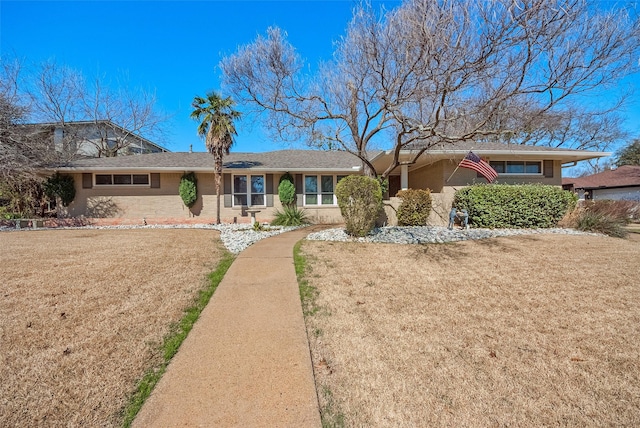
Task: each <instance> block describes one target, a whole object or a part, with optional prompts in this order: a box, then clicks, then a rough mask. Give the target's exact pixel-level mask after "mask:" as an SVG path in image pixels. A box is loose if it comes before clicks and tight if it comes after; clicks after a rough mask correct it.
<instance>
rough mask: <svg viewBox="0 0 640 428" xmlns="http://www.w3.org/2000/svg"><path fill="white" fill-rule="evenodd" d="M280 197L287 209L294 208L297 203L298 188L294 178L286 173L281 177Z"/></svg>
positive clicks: (279, 185)
mask: <svg viewBox="0 0 640 428" xmlns="http://www.w3.org/2000/svg"><path fill="white" fill-rule="evenodd" d="M278 196H279V197H280V203H281V204H282V205H283V206H285V207H290V206H293V205H294V204H295V202H296V186H295V184H293V177H292V176H291V174H289V173H286V174H284V175H283V176H282V177H280V184H278Z"/></svg>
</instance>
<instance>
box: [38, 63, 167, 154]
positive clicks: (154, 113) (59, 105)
mask: <svg viewBox="0 0 640 428" xmlns="http://www.w3.org/2000/svg"><path fill="white" fill-rule="evenodd" d="M30 80H31V84H30V85H29V89H28V93H29V96H30V100H31V105H32V109H33V114H32V118H33V119H34V120H35V121H39V122H47V123H53V124H55V126H57V127H58V128H62V129H63V135H64V140H63V145H64V147H65V151H66V152H70V153H72V154H73V153H76V152H83V151H84V152H87V151H90V152H93V153H95V154H96V155H97V156H99V157H101V156H116V155H118V154H128V153H129V151H130V148H131V146H132V141H134V139H140V138H142V139H145V138H161V137H163V135H164V133H165V129H164V124H165V123H166V121H167V116H166V115H164V114H162V113H160V112H159V111H158V109H157V108H156V98H155V94H153V93H150V92H148V91H145V90H141V89H130V88H128V87H127V86H126V85H124V84H119V85H117V89H113V87H116V85H114V86H112V85H109V84H108V83H109V82H107V81H106V78H105V77H104V76H100V77H96V78H95V79H94V80H92V81H91V82H90V83H87V80H86V79H85V77H84V76H83V75H82V74H81V73H80V72H78V71H76V70H73V69H71V68H69V67H67V66H64V65H60V64H57V63H56V62H55V61H47V62H45V63H43V64H41V65H40V67H39V68H38V70H37V72H36V73H34V75H33V76H31V79H30ZM70 122H90V123H91V124H92V126H89V127H81V128H80V127H74V126H67V125H68V124H69V123H70ZM83 147H84V148H85V150H83ZM86 148H92V149H86Z"/></svg>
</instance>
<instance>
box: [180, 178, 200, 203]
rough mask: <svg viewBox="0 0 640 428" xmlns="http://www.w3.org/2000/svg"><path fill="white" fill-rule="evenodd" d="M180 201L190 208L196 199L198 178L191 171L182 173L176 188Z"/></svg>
mask: <svg viewBox="0 0 640 428" xmlns="http://www.w3.org/2000/svg"><path fill="white" fill-rule="evenodd" d="M178 191H179V192H180V197H181V198H182V202H184V204H185V205H186V206H187V207H189V208H191V207H192V206H193V205H194V204H195V203H196V200H197V199H198V180H197V179H196V175H195V174H194V173H193V172H190V173H187V174H184V175H183V176H182V178H181V179H180V187H179V188H178Z"/></svg>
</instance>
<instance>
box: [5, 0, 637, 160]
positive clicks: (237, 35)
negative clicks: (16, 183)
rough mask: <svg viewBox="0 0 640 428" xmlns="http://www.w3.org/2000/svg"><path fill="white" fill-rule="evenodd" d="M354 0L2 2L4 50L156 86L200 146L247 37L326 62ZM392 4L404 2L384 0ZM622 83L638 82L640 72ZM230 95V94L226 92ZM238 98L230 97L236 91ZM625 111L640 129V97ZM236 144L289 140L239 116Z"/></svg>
mask: <svg viewBox="0 0 640 428" xmlns="http://www.w3.org/2000/svg"><path fill="white" fill-rule="evenodd" d="M355 4H356V3H355V2H354V1H352V0H323V1H295V0H290V1H271V0H270V1H266V0H265V1H206V0H202V1H24V0H23V1H6V0H0V54H2V55H7V54H10V55H16V56H18V57H21V58H24V59H26V60H27V61H29V62H35V63H37V62H40V61H44V60H47V59H52V58H53V59H55V60H56V62H58V63H59V64H65V65H68V66H70V67H72V68H75V69H78V70H80V71H82V72H83V74H84V75H85V76H86V77H92V76H96V75H97V74H101V75H102V74H104V75H106V77H107V79H108V80H111V81H114V82H115V81H117V80H118V79H119V78H122V76H127V79H128V83H129V86H132V87H142V88H146V89H150V90H155V92H156V94H157V98H158V107H159V108H160V109H161V110H163V111H164V112H166V113H168V114H170V115H172V119H171V122H170V130H171V131H170V134H169V135H168V136H167V142H166V144H165V145H166V146H167V148H168V149H170V150H172V151H187V150H189V146H190V145H193V150H194V151H204V143H203V142H202V140H201V139H200V138H199V137H198V136H197V135H196V123H195V122H194V121H192V120H191V119H189V113H190V112H191V101H192V100H193V97H194V96H195V95H204V94H205V93H206V92H207V91H209V90H217V89H218V88H219V82H220V74H219V71H218V69H217V64H218V62H219V60H220V58H221V57H222V56H224V55H226V54H230V53H233V52H234V51H235V50H236V48H237V47H238V46H239V45H242V44H246V43H250V42H251V41H253V40H254V39H255V37H256V36H257V35H258V34H264V33H265V30H266V29H267V27H269V26H273V25H275V26H279V27H281V28H282V29H284V30H286V31H287V32H288V35H289V40H290V42H291V43H292V44H293V45H294V46H295V47H296V48H297V49H298V50H299V52H300V53H301V55H302V56H303V57H304V58H306V59H307V60H308V62H310V63H311V64H312V65H314V64H317V63H318V62H320V61H321V60H323V59H329V58H330V56H331V52H332V44H333V42H334V41H335V40H337V39H338V38H339V37H340V36H341V35H342V34H343V33H344V30H345V28H346V25H347V23H348V21H349V19H350V17H351V10H352V8H353V6H354V5H355ZM374 4H376V5H381V4H385V5H386V6H387V7H389V8H390V7H393V6H395V5H397V4H398V1H390V0H388V1H387V0H384V1H378V2H375V3H374ZM626 84H628V85H632V86H635V85H636V84H637V79H635V78H634V79H629V80H628V81H627V82H626ZM225 95H227V94H225ZM231 95H232V94H231ZM625 114H626V115H627V116H628V123H627V128H628V130H629V131H630V132H631V133H632V136H634V137H638V136H640V94H636V95H635V97H634V99H633V100H632V103H631V104H630V105H629V107H628V108H627V110H626V112H625ZM238 133H239V135H238V137H237V140H236V145H235V146H234V148H233V150H234V151H237V152H240V151H266V150H277V149H280V148H284V147H286V146H284V145H282V144H280V143H278V142H272V141H270V140H268V139H267V138H266V137H265V136H264V135H263V133H262V132H261V129H260V125H259V124H257V123H253V122H252V121H250V120H243V121H241V122H239V123H238Z"/></svg>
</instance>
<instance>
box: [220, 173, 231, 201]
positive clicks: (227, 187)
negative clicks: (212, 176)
mask: <svg viewBox="0 0 640 428" xmlns="http://www.w3.org/2000/svg"><path fill="white" fill-rule="evenodd" d="M222 190H223V193H224V207H225V208H229V207H231V205H232V200H231V198H232V197H233V196H232V194H231V174H222Z"/></svg>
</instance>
